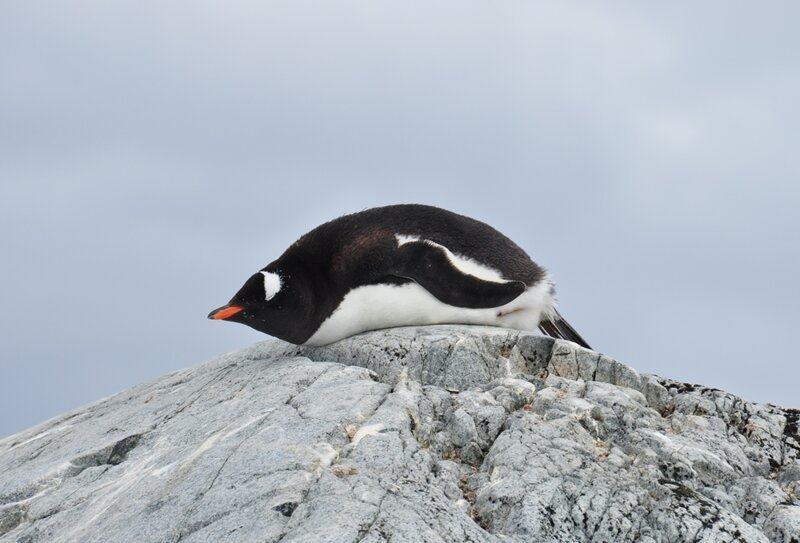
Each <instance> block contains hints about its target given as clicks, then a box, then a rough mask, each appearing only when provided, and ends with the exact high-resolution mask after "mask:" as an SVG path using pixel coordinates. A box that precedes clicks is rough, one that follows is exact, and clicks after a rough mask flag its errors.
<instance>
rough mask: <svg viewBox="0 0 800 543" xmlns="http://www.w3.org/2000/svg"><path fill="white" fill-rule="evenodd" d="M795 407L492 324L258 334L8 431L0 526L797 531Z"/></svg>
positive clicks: (22, 537)
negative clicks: (333, 339)
mask: <svg viewBox="0 0 800 543" xmlns="http://www.w3.org/2000/svg"><path fill="white" fill-rule="evenodd" d="M799 419H800V412H798V411H797V410H792V409H781V408H778V407H775V406H771V405H757V404H752V403H749V402H746V401H743V400H741V399H740V398H737V397H735V396H733V395H731V394H727V393H725V392H722V391H720V390H715V389H711V388H705V387H700V386H696V385H687V384H683V383H678V382H673V381H670V380H666V379H661V378H659V377H655V376H647V375H639V374H638V373H637V372H636V371H634V370H633V369H631V368H629V367H628V366H625V365H624V364H621V363H619V362H617V361H615V360H612V359H610V358H608V357H606V356H602V355H598V354H597V353H594V352H591V351H587V350H585V349H581V348H580V347H577V346H575V345H573V344H570V343H566V342H561V341H554V340H552V339H549V338H543V337H540V336H537V335H534V334H529V333H524V332H517V331H510V330H503V329H497V328H482V327H466V326H439V327H425V328H399V329H393V330H386V331H380V332H373V333H369V334H364V335H361V336H357V337H354V338H350V339H348V340H345V341H342V342H339V343H337V344H334V345H332V346H328V347H321V348H305V347H296V346H293V345H288V344H286V343H282V342H278V341H268V342H263V343H259V344H256V345H254V346H252V347H250V348H247V349H244V350H241V351H238V352H235V353H231V354H228V355H225V356H222V357H220V358H218V359H216V360H212V361H210V362H207V363H205V364H201V365H199V366H196V367H194V368H190V369H185V370H181V371H178V372H175V373H172V374H169V375H167V376H165V377H162V378H160V379H158V380H156V381H154V382H151V383H147V384H144V385H140V386H137V387H134V388H132V389H130V390H128V391H126V392H123V393H120V394H117V395H115V396H112V397H110V398H107V399H105V400H101V401H99V402H97V403H95V404H93V405H90V406H88V407H85V408H83V409H80V410H77V411H74V412H72V413H68V414H66V415H64V416H61V417H58V418H56V419H53V420H51V421H48V422H46V423H44V424H42V425H40V426H38V427H35V428H32V429H30V430H28V431H26V432H22V433H20V434H17V435H14V436H11V437H8V438H6V439H4V440H2V441H0V467H1V468H2V470H1V471H0V542H17V543H36V542H53V541H56V542H58V541H65V542H67V541H69V542H71V541H76V542H78V541H79V542H101V541H102V542H107V541H114V542H128V541H130V542H137V543H141V542H178V541H180V542H186V543H191V542H198V541H241V542H252V541H263V542H271V541H284V542H315V541H330V542H356V541H363V542H372V543H377V542H383V541H402V542H418V541H419V542H422V541H429V542H445V541H452V542H462V541H472V542H500V541H503V542H515V541H520V542H521V541H541V542H551V541H564V542H570V543H573V542H583V541H587V542H588V541H591V542H601V541H606V542H624V541H640V542H661V541H664V542H666V541H670V542H671V541H714V542H722V541H747V542H750V541H753V542H755V541H764V542H766V541H772V542H783V543H789V542H795V543H797V542H800V502H799V501H798V495H800V436H798V423H799Z"/></svg>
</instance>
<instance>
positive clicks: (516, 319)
mask: <svg viewBox="0 0 800 543" xmlns="http://www.w3.org/2000/svg"><path fill="white" fill-rule="evenodd" d="M553 307H554V299H553V294H552V290H551V283H550V280H549V279H548V278H545V279H544V280H542V281H540V282H539V283H537V284H535V285H533V286H532V287H528V289H527V290H526V291H525V292H523V293H522V294H520V295H519V296H518V297H517V298H516V299H514V300H512V301H511V302H509V303H507V304H505V305H503V306H500V307H493V308H488V309H470V308H466V307H455V306H452V305H447V304H445V303H443V302H441V301H439V300H438V299H436V297H435V296H433V294H431V293H430V292H428V291H427V290H425V289H424V288H422V287H421V286H419V285H418V284H416V283H406V284H403V285H368V286H364V287H359V288H356V289H353V290H351V291H350V292H349V293H347V295H346V296H345V297H344V299H343V300H342V302H341V303H340V304H339V307H338V308H337V309H336V311H334V312H333V313H332V314H331V315H330V316H329V317H328V318H327V319H325V321H324V322H323V323H322V325H321V326H320V327H319V329H318V330H317V331H316V332H315V333H314V334H313V335H312V336H311V337H310V338H309V339H308V341H306V343H305V344H306V345H313V346H319V345H327V344H329V343H333V342H334V341H339V340H340V339H343V338H346V337H349V336H352V335H355V334H358V333H361V332H366V331H368V330H378V329H381V328H394V327H396V326H424V325H429V324H483V325H488V326H502V327H504V328H515V329H517V330H533V329H535V328H536V326H537V325H538V324H539V321H540V320H541V319H542V318H543V317H545V318H546V317H548V316H550V315H552V313H553V311H554V309H553ZM500 313H503V314H500Z"/></svg>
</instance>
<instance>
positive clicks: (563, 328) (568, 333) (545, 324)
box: [539, 308, 594, 350]
mask: <svg viewBox="0 0 800 543" xmlns="http://www.w3.org/2000/svg"><path fill="white" fill-rule="evenodd" d="M539 330H541V331H542V332H543V333H545V334H547V335H548V336H551V337H554V338H556V339H566V340H567V341H572V342H573V343H577V344H578V345H580V346H581V347H586V348H587V349H591V350H594V349H592V348H591V347H590V346H589V344H588V343H586V340H585V339H583V338H582V337H581V335H580V334H579V333H578V332H577V331H576V330H575V329H574V328H573V327H572V325H571V324H570V323H568V322H567V321H566V319H564V317H562V316H561V313H559V312H558V310H557V309H555V308H554V309H553V315H552V316H551V317H550V318H549V319H548V318H547V317H545V318H544V319H543V320H542V321H541V322H540V323H539Z"/></svg>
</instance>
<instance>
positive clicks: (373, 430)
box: [351, 423, 386, 447]
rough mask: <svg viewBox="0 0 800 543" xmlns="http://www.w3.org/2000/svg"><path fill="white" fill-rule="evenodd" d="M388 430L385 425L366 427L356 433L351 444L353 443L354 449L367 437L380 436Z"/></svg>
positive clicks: (368, 425) (369, 425)
mask: <svg viewBox="0 0 800 543" xmlns="http://www.w3.org/2000/svg"><path fill="white" fill-rule="evenodd" d="M385 429H386V426H384V425H383V424H380V423H378V424H367V425H366V426H362V427H361V428H359V429H358V431H357V432H356V435H354V436H353V439H352V440H351V442H352V443H353V447H355V446H357V445H358V442H359V441H361V440H362V439H364V438H365V437H367V436H374V435H376V434H380V433H381V432H383V431H384V430H385Z"/></svg>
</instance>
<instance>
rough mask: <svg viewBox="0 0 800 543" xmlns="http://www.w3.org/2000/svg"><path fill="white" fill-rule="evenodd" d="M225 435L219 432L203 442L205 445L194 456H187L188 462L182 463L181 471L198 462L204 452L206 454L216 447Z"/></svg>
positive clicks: (222, 431)
mask: <svg viewBox="0 0 800 543" xmlns="http://www.w3.org/2000/svg"><path fill="white" fill-rule="evenodd" d="M223 435H224V430H220V431H219V432H216V433H214V434H212V435H211V436H210V437H208V438H207V439H206V440H205V441H203V443H202V444H201V445H200V446H199V447H198V448H197V449H196V450H195V451H194V452H193V453H192V454H190V455H189V456H187V457H186V460H184V461H183V462H182V463H181V469H183V468H185V467H187V466H188V465H189V464H191V463H192V462H194V461H195V460H197V459H198V458H199V457H200V456H201V455H202V454H203V453H204V452H206V451H207V450H209V449H211V448H212V447H213V446H214V445H216V444H217V441H219V440H220V439H222V436H223Z"/></svg>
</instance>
